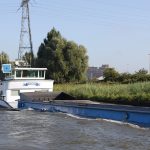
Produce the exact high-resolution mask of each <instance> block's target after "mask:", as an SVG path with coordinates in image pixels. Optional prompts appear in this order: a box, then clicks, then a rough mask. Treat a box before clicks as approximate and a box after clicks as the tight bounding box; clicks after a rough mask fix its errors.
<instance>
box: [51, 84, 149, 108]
mask: <svg viewBox="0 0 150 150" xmlns="http://www.w3.org/2000/svg"><path fill="white" fill-rule="evenodd" d="M54 91H64V92H67V93H69V94H71V95H73V96H75V97H76V98H77V99H90V100H93V101H99V102H106V103H115V104H129V105H139V106H150V82H145V83H134V84H125V85H124V84H112V85H110V84H96V83H91V84H58V85H57V84H55V85H54Z"/></svg>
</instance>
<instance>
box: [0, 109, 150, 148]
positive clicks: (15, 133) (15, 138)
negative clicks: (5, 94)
mask: <svg viewBox="0 0 150 150" xmlns="http://www.w3.org/2000/svg"><path fill="white" fill-rule="evenodd" d="M0 150H150V129H149V128H140V127H138V126H135V125H130V124H125V123H121V122H111V121H107V120H101V119H99V120H92V119H83V118H78V117H75V116H71V115H67V114H60V113H49V112H35V111H27V110H24V111H20V112H7V111H1V112H0Z"/></svg>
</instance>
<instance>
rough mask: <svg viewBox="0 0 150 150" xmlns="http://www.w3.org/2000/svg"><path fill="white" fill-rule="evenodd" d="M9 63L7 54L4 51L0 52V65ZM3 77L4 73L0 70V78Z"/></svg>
mask: <svg viewBox="0 0 150 150" xmlns="http://www.w3.org/2000/svg"><path fill="white" fill-rule="evenodd" d="M6 63H9V56H8V55H7V54H6V53H5V52H3V51H2V52H1V53H0V67H1V68H2V64H6ZM3 78H4V74H3V73H2V71H1V70H0V79H1V80H2V79H3Z"/></svg>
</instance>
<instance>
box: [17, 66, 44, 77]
mask: <svg viewBox="0 0 150 150" xmlns="http://www.w3.org/2000/svg"><path fill="white" fill-rule="evenodd" d="M45 70H46V69H45ZM45 70H42V69H33V70H32V69H30V68H26V69H24V68H23V69H22V70H21V69H18V70H15V73H14V74H15V77H16V78H17V79H26V78H32V79H43V78H45Z"/></svg>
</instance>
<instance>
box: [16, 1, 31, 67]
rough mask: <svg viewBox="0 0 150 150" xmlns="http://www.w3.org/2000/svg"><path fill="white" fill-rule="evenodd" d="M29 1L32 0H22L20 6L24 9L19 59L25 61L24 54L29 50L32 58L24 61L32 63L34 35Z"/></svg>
mask: <svg viewBox="0 0 150 150" xmlns="http://www.w3.org/2000/svg"><path fill="white" fill-rule="evenodd" d="M29 1H30V0H22V2H21V5H20V8H19V9H22V19H21V32H20V40H19V51H18V60H19V61H23V56H24V55H25V52H28V53H29V56H30V58H29V59H30V60H28V62H27V60H24V61H25V63H26V64H29V65H32V62H33V45H32V36H31V28H30V12H29ZM19 9H18V10H19Z"/></svg>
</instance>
